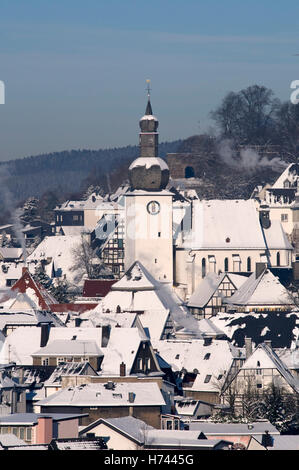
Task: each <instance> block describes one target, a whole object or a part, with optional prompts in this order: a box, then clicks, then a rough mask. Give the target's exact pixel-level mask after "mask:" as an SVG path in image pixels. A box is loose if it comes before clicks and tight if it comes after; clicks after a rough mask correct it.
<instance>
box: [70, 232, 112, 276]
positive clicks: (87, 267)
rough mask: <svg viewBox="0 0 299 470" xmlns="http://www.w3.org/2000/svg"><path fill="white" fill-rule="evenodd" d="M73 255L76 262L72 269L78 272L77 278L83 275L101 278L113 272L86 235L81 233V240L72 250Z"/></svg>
mask: <svg viewBox="0 0 299 470" xmlns="http://www.w3.org/2000/svg"><path fill="white" fill-rule="evenodd" d="M72 255H73V260H74V264H73V266H72V268H71V270H72V271H74V272H76V279H77V280H80V279H82V277H83V276H85V277H87V278H88V279H99V278H101V277H105V276H107V275H109V274H111V273H110V271H108V269H107V267H106V266H105V264H104V263H103V262H102V261H101V260H100V258H99V257H98V256H97V253H96V250H94V249H93V248H92V246H91V244H90V243H89V241H88V240H87V239H86V238H85V237H84V235H81V242H80V243H79V244H78V245H77V246H76V247H75V248H74V249H73V250H72Z"/></svg>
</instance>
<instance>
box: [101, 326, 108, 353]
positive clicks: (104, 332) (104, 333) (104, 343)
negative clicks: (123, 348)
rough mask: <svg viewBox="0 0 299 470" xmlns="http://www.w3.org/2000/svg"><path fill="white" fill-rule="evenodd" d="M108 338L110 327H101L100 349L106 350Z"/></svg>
mask: <svg viewBox="0 0 299 470" xmlns="http://www.w3.org/2000/svg"><path fill="white" fill-rule="evenodd" d="M109 338H110V325H104V326H102V343H101V347H102V348H106V347H107V345H108V341H109Z"/></svg>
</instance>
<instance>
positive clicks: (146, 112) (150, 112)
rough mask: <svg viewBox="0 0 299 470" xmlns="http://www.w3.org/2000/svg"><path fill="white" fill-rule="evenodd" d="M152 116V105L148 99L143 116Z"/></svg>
mask: <svg viewBox="0 0 299 470" xmlns="http://www.w3.org/2000/svg"><path fill="white" fill-rule="evenodd" d="M152 115H153V110H152V105H151V102H150V98H148V102H147V106H146V110H145V116H152Z"/></svg>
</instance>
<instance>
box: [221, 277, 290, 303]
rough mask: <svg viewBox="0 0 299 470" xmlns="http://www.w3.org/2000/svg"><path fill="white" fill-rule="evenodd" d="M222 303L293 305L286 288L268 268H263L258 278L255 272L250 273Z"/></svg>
mask: <svg viewBox="0 0 299 470" xmlns="http://www.w3.org/2000/svg"><path fill="white" fill-rule="evenodd" d="M224 303H226V304H230V305H244V306H247V305H248V306H255V305H256V306H258V305H269V306H271V305H282V306H285V305H288V306H291V305H294V301H293V299H292V298H291V296H290V294H289V293H288V291H287V289H286V288H285V287H284V286H283V285H282V284H281V283H280V282H279V280H278V278H277V277H275V276H274V275H273V274H272V272H271V271H270V270H269V269H266V270H264V271H263V272H262V274H261V275H260V276H259V277H258V278H256V274H255V272H254V273H252V274H251V276H249V278H248V279H247V280H246V281H245V282H244V284H242V286H241V287H240V288H239V289H238V290H237V291H236V292H235V293H234V294H233V295H232V296H231V297H229V298H226V299H225V300H224Z"/></svg>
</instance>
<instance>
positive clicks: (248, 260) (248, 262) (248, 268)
mask: <svg viewBox="0 0 299 470" xmlns="http://www.w3.org/2000/svg"><path fill="white" fill-rule="evenodd" d="M250 271H251V258H250V256H248V258H247V272H250Z"/></svg>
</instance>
